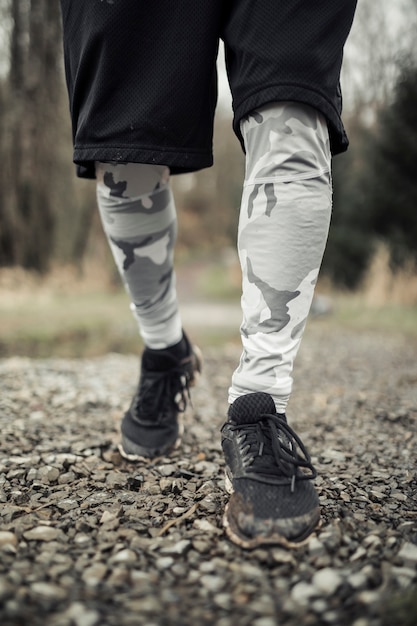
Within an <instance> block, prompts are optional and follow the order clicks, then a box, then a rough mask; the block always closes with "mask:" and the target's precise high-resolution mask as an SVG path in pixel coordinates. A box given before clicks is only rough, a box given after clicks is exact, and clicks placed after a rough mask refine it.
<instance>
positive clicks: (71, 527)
mask: <svg viewBox="0 0 417 626" xmlns="http://www.w3.org/2000/svg"><path fill="white" fill-rule="evenodd" d="M326 332H327V331H326V329H325V328H324V325H322V324H317V325H314V324H313V328H312V329H311V330H309V331H308V332H307V334H306V337H305V340H304V343H303V346H302V349H301V352H300V355H299V357H298V362H297V368H296V384H295V389H294V393H293V397H292V400H291V405H290V409H289V420H290V423H291V425H292V426H293V427H295V429H296V430H297V431H298V433H299V434H300V435H301V437H302V438H303V440H304V442H305V443H306V445H307V446H308V448H309V450H310V452H311V453H312V456H313V462H314V463H315V465H316V467H317V469H318V471H319V478H318V479H317V482H316V484H317V487H318V489H319V493H320V500H321V504H322V513H323V525H322V528H321V529H320V530H319V531H318V532H317V534H316V535H315V536H314V537H313V538H312V539H311V541H310V542H309V544H308V545H306V546H304V547H302V548H300V549H298V550H296V551H286V550H284V549H281V548H274V549H271V550H263V549H262V550H255V551H252V552H244V551H242V550H241V549H239V548H238V547H236V546H234V545H232V544H231V543H230V542H229V541H228V540H227V539H226V538H225V537H224V535H223V531H222V530H221V516H222V510H223V507H224V503H225V495H224V491H223V487H224V484H223V462H222V457H221V453H220V443H219V433H218V431H219V427H220V426H221V424H222V423H223V420H224V416H225V410H226V406H225V398H226V390H227V387H228V384H229V375H230V372H231V370H232V368H233V366H234V364H235V362H236V359H237V357H238V352H239V351H238V348H237V347H236V346H233V345H230V346H225V347H224V348H223V349H221V350H212V351H209V350H206V352H205V370H204V375H203V377H202V380H201V382H200V384H199V386H198V387H197V388H196V389H195V390H194V393H193V404H194V409H193V410H192V411H188V412H187V414H186V416H185V425H186V433H185V437H184V441H183V445H182V448H181V449H180V450H179V451H176V452H175V453H174V454H173V456H171V457H170V458H161V459H158V460H157V461H155V462H152V463H150V464H148V465H146V464H140V463H139V464H136V465H129V464H128V463H126V462H125V461H124V460H122V458H121V457H120V455H119V453H118V452H117V446H116V444H117V429H118V421H119V418H120V414H121V412H122V411H123V409H124V408H125V407H126V405H127V404H128V403H129V401H130V397H131V394H132V391H133V388H134V385H135V383H136V380H137V376H138V360H137V359H136V358H134V357H129V356H118V355H108V356H105V357H102V358H97V359H90V360H72V361H69V360H56V359H54V360H43V361H32V360H29V359H24V358H15V359H8V360H3V361H0V386H1V396H0V426H1V432H2V442H1V448H0V624H1V625H2V626H8V625H13V626H16V625H20V624H22V625H25V626H37V625H38V624H42V626H102V625H107V624H109V625H115V626H140V625H146V626H163V625H167V626H169V625H188V624H189V625H191V624H192V625H194V624H198V625H213V624H216V626H235V624H239V625H240V626H246V625H248V626H249V625H250V626H275V625H278V624H286V625H290V626H302V625H306V624H312V625H316V624H333V625H335V626H340V625H343V624H354V625H355V626H374V625H375V626H376V625H380V624H387V625H388V624H390V625H395V626H400V625H401V624H410V625H412V624H416V623H417V604H416V602H415V597H416V593H417V586H416V582H417V470H416V457H417V454H416V453H417V437H416V430H417V359H416V355H417V344H416V342H414V343H413V342H411V343H410V341H408V342H407V341H406V340H405V339H403V338H401V337H386V336H384V337H382V336H379V335H371V334H366V335H365V334H364V335H360V334H359V335H353V334H350V333H342V334H338V335H336V334H335V333H334V331H333V333H334V334H332V335H331V336H326ZM398 594H400V597H401V602H402V604H403V605H404V610H403V612H402V613H400V612H399V611H400V609H399V608H398V607H397V605H396V604H395V602H394V600H395V598H396V597H397V595H398ZM413 611H414V613H413Z"/></svg>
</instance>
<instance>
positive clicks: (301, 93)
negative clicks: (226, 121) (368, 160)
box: [233, 84, 349, 155]
mask: <svg viewBox="0 0 417 626" xmlns="http://www.w3.org/2000/svg"><path fill="white" fill-rule="evenodd" d="M283 101H291V102H301V103H303V104H308V105H310V106H312V107H314V108H315V109H317V110H318V111H320V112H321V113H322V114H323V115H324V116H325V117H326V118H327V121H328V124H329V135H330V149H331V152H332V154H333V155H336V154H338V153H340V152H345V151H346V150H347V148H348V145H349V141H348V138H347V135H346V132H345V129H344V126H343V123H342V120H341V117H340V112H339V111H338V110H337V109H336V107H335V106H334V104H333V103H332V102H331V101H329V100H328V99H327V98H326V97H325V96H324V95H323V94H322V93H321V92H319V91H316V90H314V89H312V88H308V87H302V86H299V85H290V84H286V85H275V86H269V87H267V88H265V89H262V90H258V91H256V92H254V93H253V94H251V95H249V96H247V97H246V98H245V99H244V100H243V101H242V102H240V103H239V104H236V103H234V120H233V129H234V131H235V133H236V135H237V137H238V139H239V141H240V143H241V146H242V148H243V150H244V143H243V137H242V134H241V132H240V122H241V120H242V118H244V117H245V116H246V115H249V113H251V111H253V110H255V109H257V108H259V107H261V106H264V105H266V104H269V103H271V102H283Z"/></svg>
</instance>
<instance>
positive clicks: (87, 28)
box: [61, 0, 356, 178]
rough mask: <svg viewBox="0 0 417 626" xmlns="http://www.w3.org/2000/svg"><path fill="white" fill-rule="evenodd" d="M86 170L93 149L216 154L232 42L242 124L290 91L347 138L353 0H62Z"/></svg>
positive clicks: (195, 156)
mask: <svg viewBox="0 0 417 626" xmlns="http://www.w3.org/2000/svg"><path fill="white" fill-rule="evenodd" d="M61 5H62V15H63V26H64V51H65V67H66V76H67V84H68V90H69V97H70V108H71V115H72V124H73V134H74V162H75V163H77V165H78V175H79V176H83V177H86V178H94V176H95V173H94V161H120V162H138V163H156V164H163V165H168V166H169V167H170V168H171V171H172V172H173V173H178V172H188V171H195V170H198V169H201V168H204V167H208V166H210V165H211V164H212V162H213V156H212V135H213V117H214V111H215V106H216V100H217V75H216V58H217V52H218V43H219V39H220V38H221V39H223V41H224V44H225V53H226V65H227V70H228V77H229V82H230V87H231V91H232V96H233V111H234V123H233V126H234V130H235V132H236V134H237V136H238V137H239V139H240V141H242V138H241V135H240V129H239V126H240V120H241V119H242V118H243V117H244V116H245V115H247V114H248V113H249V112H250V111H252V110H254V109H256V108H257V107H259V106H261V105H263V104H266V103H269V102H273V101H284V100H292V101H298V102H303V103H306V104H309V105H311V106H313V107H315V108H316V109H318V110H319V111H321V112H322V113H323V114H324V115H325V116H326V118H327V120H328V124H329V130H330V139H331V149H332V152H333V154H336V153H338V152H342V151H343V150H346V148H347V145H348V141H347V137H346V133H345V130H344V128H343V124H342V121H341V119H340V114H341V93H340V85H339V77H340V68H341V63H342V54H343V46H344V43H345V40H346V38H347V35H348V33H349V30H350V27H351V24H352V20H353V15H354V11H355V7H356V0H150V1H147V2H145V1H144V0H82V1H77V0H61Z"/></svg>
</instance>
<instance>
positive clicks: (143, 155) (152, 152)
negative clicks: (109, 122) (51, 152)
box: [73, 146, 213, 179]
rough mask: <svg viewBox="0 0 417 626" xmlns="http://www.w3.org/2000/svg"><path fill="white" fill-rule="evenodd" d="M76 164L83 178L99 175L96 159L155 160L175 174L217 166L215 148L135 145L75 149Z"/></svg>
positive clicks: (145, 161) (119, 161) (78, 172)
mask: <svg viewBox="0 0 417 626" xmlns="http://www.w3.org/2000/svg"><path fill="white" fill-rule="evenodd" d="M73 160H74V163H75V164H76V166H77V176H78V177H79V178H91V179H93V178H95V177H96V174H95V162H96V161H113V162H116V163H117V162H118V163H151V164H153V165H166V166H167V167H169V169H170V171H171V174H185V173H187V172H196V171H197V170H201V169H204V168H206V167H210V166H211V165H213V154H212V152H211V151H198V150H196V151H193V150H181V149H176V148H163V149H157V148H132V147H117V146H106V147H103V146H85V147H82V148H80V147H77V146H76V147H75V148H74V157H73Z"/></svg>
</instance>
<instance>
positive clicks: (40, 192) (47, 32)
mask: <svg viewBox="0 0 417 626" xmlns="http://www.w3.org/2000/svg"><path fill="white" fill-rule="evenodd" d="M10 11H11V17H12V31H11V35H10V70H9V75H8V82H7V84H6V85H5V89H4V92H5V93H4V104H5V106H4V111H3V113H2V128H3V133H2V135H3V136H2V148H3V150H5V151H6V152H7V154H8V159H7V160H6V161H3V163H4V167H3V168H2V171H1V178H2V180H1V185H2V189H3V190H4V193H3V194H2V201H1V202H2V204H1V207H0V219H1V231H0V264H2V265H21V266H23V267H27V268H33V269H36V270H40V271H44V270H46V268H47V266H48V261H49V259H50V257H51V254H52V250H53V236H54V232H53V231H54V223H55V210H54V206H53V203H52V201H51V194H50V193H49V187H50V185H51V173H53V171H54V158H55V155H54V150H53V148H52V146H53V145H54V143H55V142H56V137H57V133H58V128H57V115H56V109H57V105H58V102H59V98H60V93H61V90H60V87H61V80H60V49H61V39H60V16H59V4H58V3H57V2H48V1H47V0H11V2H10Z"/></svg>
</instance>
